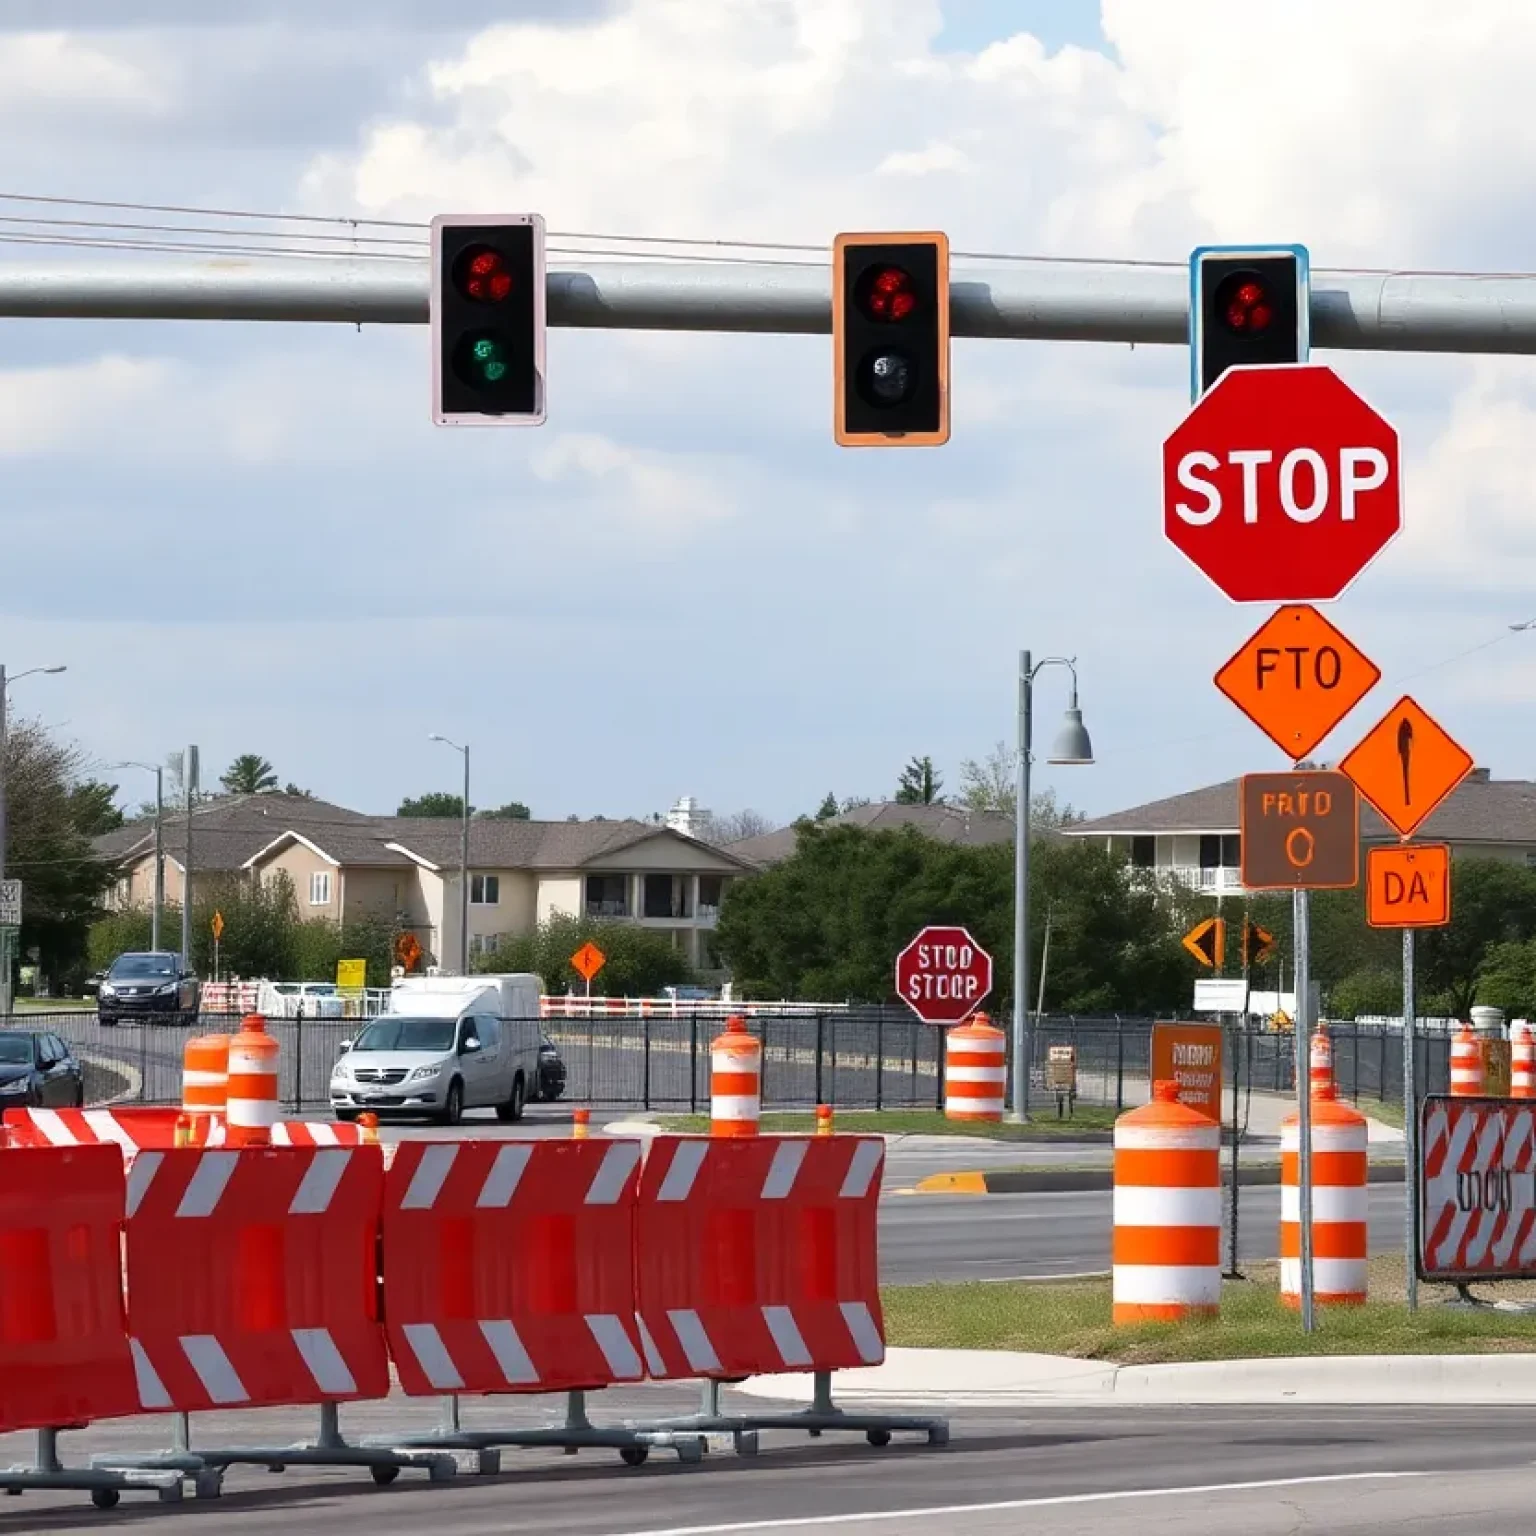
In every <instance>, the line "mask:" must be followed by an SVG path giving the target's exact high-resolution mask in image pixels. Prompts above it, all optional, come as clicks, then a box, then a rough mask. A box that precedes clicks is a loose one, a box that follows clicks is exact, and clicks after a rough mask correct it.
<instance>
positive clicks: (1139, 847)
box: [1131, 837, 1157, 869]
mask: <svg viewBox="0 0 1536 1536" xmlns="http://www.w3.org/2000/svg"><path fill="white" fill-rule="evenodd" d="M1131 863H1132V865H1133V866H1134V867H1135V868H1137V869H1151V868H1153V866H1154V865H1156V863H1157V839H1156V838H1155V837H1133V838H1132V839H1131Z"/></svg>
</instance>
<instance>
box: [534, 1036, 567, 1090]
mask: <svg viewBox="0 0 1536 1536" xmlns="http://www.w3.org/2000/svg"><path fill="white" fill-rule="evenodd" d="M564 1092H565V1062H564V1061H562V1060H561V1058H560V1052H559V1051H557V1050H556V1049H555V1042H554V1041H553V1040H551V1039H550V1038H549V1036H548V1035H544V1036H541V1038H540V1040H539V1080H538V1084H537V1086H536V1087H535V1088H534V1094H533V1096H534V1098H536V1099H537V1100H538V1101H539V1102H540V1103H542V1104H553V1103H554V1101H555V1100H556V1099H558V1098H559V1097H560V1095H561V1094H562V1093H564Z"/></svg>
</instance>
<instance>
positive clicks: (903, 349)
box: [832, 233, 949, 448]
mask: <svg viewBox="0 0 1536 1536" xmlns="http://www.w3.org/2000/svg"><path fill="white" fill-rule="evenodd" d="M832 360H833V372H834V383H833V388H834V397H833V398H834V412H835V420H834V424H833V436H834V437H835V438H836V439H837V441H838V442H839V443H840V444H841V445H842V446H843V447H845V448H918V447H936V446H938V445H939V444H940V443H947V442H948V441H949V239H948V237H947V236H945V235H942V234H933V233H928V234H867V235H838V236H837V238H836V239H835V240H834V241H833V242H832Z"/></svg>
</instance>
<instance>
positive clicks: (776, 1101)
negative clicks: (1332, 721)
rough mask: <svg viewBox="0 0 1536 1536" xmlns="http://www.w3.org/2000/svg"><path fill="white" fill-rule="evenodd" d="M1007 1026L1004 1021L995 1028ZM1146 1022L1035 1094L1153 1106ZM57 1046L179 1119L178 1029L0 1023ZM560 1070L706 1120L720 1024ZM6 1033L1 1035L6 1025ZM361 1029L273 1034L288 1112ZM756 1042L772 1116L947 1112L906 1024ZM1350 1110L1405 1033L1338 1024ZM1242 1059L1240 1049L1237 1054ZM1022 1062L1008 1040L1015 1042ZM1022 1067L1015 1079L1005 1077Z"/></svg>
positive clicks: (593, 1039) (218, 1021) (650, 1021)
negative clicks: (1073, 1078) (827, 1109)
mask: <svg viewBox="0 0 1536 1536" xmlns="http://www.w3.org/2000/svg"><path fill="white" fill-rule="evenodd" d="M1000 1022H1003V1023H1004V1024H1005V1025H1006V1022H1007V1021H1006V1018H1005V1017H1003V1018H1000ZM1152 1023H1153V1021H1152V1020H1151V1019H1138V1018H1124V1017H1117V1016H1114V1015H1110V1016H1108V1017H1085V1016H1074V1015H1059V1014H1057V1015H1052V1014H1048V1015H1046V1016H1045V1017H1044V1018H1042V1019H1040V1020H1039V1021H1038V1022H1037V1023H1035V1025H1034V1031H1033V1039H1032V1048H1031V1052H1030V1055H1031V1072H1030V1079H1031V1084H1032V1089H1033V1092H1034V1093H1035V1094H1037V1095H1042V1096H1043V1095H1044V1094H1045V1090H1046V1071H1045V1066H1046V1061H1047V1059H1048V1055H1049V1051H1050V1048H1051V1047H1052V1046H1053V1045H1071V1046H1074V1047H1075V1048H1076V1052H1077V1100H1078V1102H1079V1103H1082V1104H1089V1105H1098V1106H1105V1107H1108V1106H1113V1107H1114V1108H1116V1109H1123V1108H1125V1107H1127V1106H1128V1105H1134V1104H1139V1103H1142V1102H1144V1101H1145V1100H1146V1098H1147V1095H1148V1093H1149V1091H1150V1089H1149V1079H1150V1064H1151V1048H1152ZM4 1025H9V1026H13V1027H16V1028H21V1029H34V1030H35V1029H41V1030H47V1031H51V1032H52V1033H54V1034H57V1035H59V1036H60V1037H62V1038H63V1039H64V1040H65V1041H66V1042H68V1044H69V1045H70V1047H71V1049H72V1050H73V1051H74V1053H75V1055H76V1056H77V1057H78V1058H79V1059H80V1060H81V1062H82V1063H84V1066H85V1077H86V1102H87V1103H88V1104H104V1103H108V1102H119V1103H139V1104H173V1103H178V1102H179V1101H180V1098H181V1071H182V1048H183V1046H184V1044H185V1041H186V1038H187V1034H188V1031H187V1030H186V1029H185V1028H183V1027H180V1026H176V1025H167V1024H151V1023H133V1024H121V1025H117V1026H114V1027H111V1028H103V1027H102V1026H101V1025H100V1024H99V1023H98V1021H97V1018H96V1015H95V1014H94V1013H91V1012H61V1013H30V1012H29V1013H25V1014H18V1015H15V1016H13V1017H11V1018H9V1019H7V1020H5V1021H4ZM541 1025H542V1028H543V1030H544V1033H545V1034H546V1036H548V1038H549V1039H550V1040H551V1041H553V1043H554V1045H555V1047H556V1049H557V1050H558V1051H559V1053H560V1057H561V1059H562V1061H563V1063H564V1066H565V1089H564V1092H563V1093H562V1095H561V1099H562V1101H563V1102H567V1103H572V1104H581V1105H590V1106H593V1107H598V1108H639V1109H659V1110H668V1111H673V1112H677V1111H687V1112H699V1113H708V1109H709V1076H710V1062H709V1045H710V1041H711V1040H713V1039H714V1037H715V1036H716V1035H717V1034H718V1033H719V1032H720V1019H719V1018H718V1017H717V1016H716V1015H715V1014H713V1013H708V1014H704V1013H701V1014H690V1015H686V1016H680V1017H675V1018H669V1017H662V1018H639V1017H613V1016H609V1017H601V1018H590V1019H577V1018H551V1019H544V1020H542V1021H541ZM0 1027H4V1026H3V1025H0ZM239 1027H240V1021H239V1016H238V1015H237V1014H205V1015H204V1016H203V1018H202V1020H201V1021H200V1024H199V1029H200V1030H202V1031H228V1032H231V1033H233V1032H234V1031H236V1030H238V1029H239ZM360 1027H361V1025H360V1023H359V1022H358V1021H355V1020H344V1019H325V1018H320V1019H308V1018H295V1019H271V1020H269V1023H268V1029H269V1031H270V1033H271V1034H272V1035H273V1036H274V1037H275V1038H276V1039H277V1040H278V1042H279V1044H280V1046H281V1049H282V1055H281V1074H282V1075H281V1092H282V1101H283V1104H284V1105H285V1106H286V1107H287V1108H289V1109H291V1110H294V1111H302V1110H313V1109H324V1108H325V1107H326V1106H327V1105H328V1104H329V1084H330V1075H331V1068H332V1067H333V1066H334V1065H335V1062H336V1060H337V1058H338V1056H339V1055H340V1054H341V1044H342V1041H344V1040H346V1039H348V1038H350V1036H351V1035H352V1034H353V1033H354V1032H355V1031H356V1030H357V1029H358V1028H360ZM748 1027H749V1028H750V1029H751V1030H752V1032H753V1033H754V1034H756V1035H757V1036H758V1037H759V1038H760V1039H761V1040H762V1041H763V1079H762V1091H763V1106H764V1108H765V1109H770V1110H771V1109H797V1108H808V1107H810V1106H813V1105H816V1104H831V1105H834V1106H836V1107H838V1108H843V1109H928V1110H933V1109H942V1107H943V1102H944V1083H943V1038H942V1031H940V1030H937V1029H934V1028H931V1027H930V1026H928V1025H925V1024H921V1023H919V1022H918V1021H917V1020H916V1019H914V1018H913V1016H912V1015H911V1013H909V1012H908V1011H907V1010H906V1009H905V1008H895V1007H890V1008H852V1009H848V1010H846V1011H839V1012H836V1013H824V1014H794V1015H782V1016H781V1015H773V1014H754V1015H751V1016H749V1018H748ZM1329 1030H1330V1033H1331V1034H1332V1037H1333V1052H1334V1071H1335V1074H1336V1078H1337V1081H1338V1091H1339V1096H1340V1097H1341V1098H1346V1099H1352V1100H1377V1101H1380V1100H1385V1101H1386V1102H1388V1103H1400V1102H1401V1100H1402V1081H1403V1070H1402V1032H1401V1030H1400V1029H1396V1028H1394V1027H1393V1026H1391V1025H1379V1024H1359V1025H1356V1024H1331V1025H1330V1026H1329ZM1234 1046H1235V1048H1234ZM1294 1050H1295V1046H1294V1041H1293V1039H1292V1037H1291V1036H1290V1035H1289V1034H1277V1033H1274V1032H1272V1031H1266V1030H1259V1029H1256V1028H1250V1029H1237V1030H1235V1031H1233V1032H1232V1033H1231V1034H1229V1037H1228V1049H1227V1051H1226V1052H1225V1060H1224V1066H1223V1070H1224V1073H1225V1077H1226V1081H1227V1082H1228V1083H1231V1082H1232V1080H1233V1073H1234V1071H1236V1072H1237V1074H1238V1082H1239V1084H1240V1086H1242V1087H1243V1088H1245V1089H1246V1088H1251V1089H1253V1090H1254V1091H1256V1092H1277V1093H1280V1092H1289V1091H1291V1090H1292V1088H1293V1087H1294V1083H1295V1076H1294V1066H1295V1063H1294ZM1009 1054H1010V1058H1011V1055H1012V1040H1011V1037H1010V1040H1009ZM1417 1055H1418V1080H1419V1082H1420V1084H1422V1085H1423V1091H1424V1092H1426V1093H1444V1092H1447V1091H1448V1089H1449V1082H1450V1067H1449V1060H1450V1041H1449V1037H1448V1036H1447V1035H1444V1034H1441V1033H1429V1034H1426V1035H1423V1036H1420V1037H1419V1038H1418V1040H1417ZM1010 1064H1011V1063H1010Z"/></svg>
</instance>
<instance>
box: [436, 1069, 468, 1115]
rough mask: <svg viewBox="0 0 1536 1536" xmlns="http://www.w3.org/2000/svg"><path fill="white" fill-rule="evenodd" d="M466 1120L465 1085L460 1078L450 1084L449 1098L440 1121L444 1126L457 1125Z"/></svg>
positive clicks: (444, 1104)
mask: <svg viewBox="0 0 1536 1536" xmlns="http://www.w3.org/2000/svg"><path fill="white" fill-rule="evenodd" d="M463 1118H464V1084H463V1083H461V1082H460V1081H459V1080H458V1078H454V1080H453V1081H452V1082H451V1083H449V1084H448V1097H447V1099H446V1100H445V1101H444V1103H443V1112H442V1114H440V1115H439V1116H438V1120H439V1121H440V1123H441V1124H443V1125H457V1124H458V1123H459V1122H460V1121H461V1120H462V1119H463Z"/></svg>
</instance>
